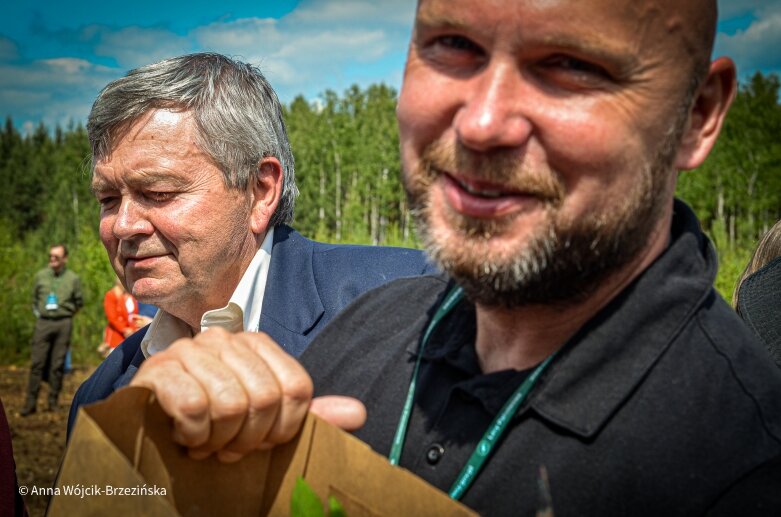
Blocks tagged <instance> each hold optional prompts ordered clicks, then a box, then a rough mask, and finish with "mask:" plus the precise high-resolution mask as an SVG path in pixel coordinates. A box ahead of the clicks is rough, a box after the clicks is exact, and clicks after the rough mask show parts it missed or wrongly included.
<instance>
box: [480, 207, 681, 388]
mask: <svg viewBox="0 0 781 517" xmlns="http://www.w3.org/2000/svg"><path fill="white" fill-rule="evenodd" d="M670 223H671V220H670V219H668V220H666V223H665V224H663V225H660V226H661V228H664V229H665V230H664V231H663V232H657V233H656V234H655V236H654V237H652V239H651V240H650V241H649V244H648V246H646V248H645V249H644V250H643V251H642V252H641V253H639V254H638V257H637V258H636V259H635V260H634V261H632V262H630V263H629V264H628V265H627V266H625V267H623V268H622V269H620V270H619V271H617V272H615V273H614V274H612V275H611V276H609V277H608V278H607V279H605V281H604V282H602V283H601V284H600V286H599V287H598V288H597V289H596V290H595V291H594V292H593V293H592V294H591V295H589V296H588V297H587V298H586V299H584V300H582V301H580V302H578V303H573V304H571V305H529V306H524V307H518V308H514V309H506V308H502V307H493V306H492V307H489V306H485V305H480V304H477V306H476V311H477V338H476V342H475V350H476V352H477V357H478V361H479V363H480V368H481V370H482V371H483V372H484V373H490V372H496V371H501V370H508V369H515V370H526V369H528V368H531V367H533V366H535V365H537V364H539V363H540V362H542V361H543V360H545V358H546V357H548V356H549V355H550V354H552V353H553V352H555V351H556V350H558V349H559V348H561V347H562V346H563V345H564V344H565V343H566V342H567V340H569V339H570V338H571V337H572V336H573V335H574V334H575V333H576V332H577V331H578V330H579V329H580V328H581V327H582V326H583V325H584V324H585V323H586V322H588V321H589V320H590V319H591V318H593V317H594V316H595V315H596V314H597V313H598V312H599V311H601V310H602V309H603V308H604V307H605V306H606V305H607V304H608V303H610V301H611V300H613V299H614V298H615V297H616V296H618V295H619V294H620V293H621V292H622V291H623V290H624V289H626V287H627V286H628V285H629V284H630V283H631V282H632V281H633V280H634V279H635V278H637V277H638V276H639V275H640V274H641V273H642V272H643V271H645V270H646V269H647V268H648V267H649V266H650V265H651V263H652V262H653V261H654V260H656V258H657V257H658V256H659V255H660V254H661V253H662V252H663V251H664V250H665V248H666V247H667V245H668V243H669V228H670Z"/></svg>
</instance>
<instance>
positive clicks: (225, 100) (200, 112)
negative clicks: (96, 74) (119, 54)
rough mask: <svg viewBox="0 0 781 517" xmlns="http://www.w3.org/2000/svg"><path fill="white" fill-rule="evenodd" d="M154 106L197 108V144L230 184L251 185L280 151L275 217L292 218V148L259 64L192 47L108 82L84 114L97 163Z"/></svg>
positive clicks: (273, 222)
mask: <svg viewBox="0 0 781 517" xmlns="http://www.w3.org/2000/svg"><path fill="white" fill-rule="evenodd" d="M154 109H175V110H182V111H190V112H191V113H192V114H193V117H194V119H195V123H196V125H197V128H198V142H197V143H198V145H199V147H200V148H201V149H202V150H203V151H204V152H206V153H207V154H208V155H209V156H211V158H212V159H213V160H214V161H215V163H216V164H217V165H218V166H219V167H220V169H221V170H222V172H223V174H224V176H225V183H226V185H227V186H229V187H231V188H240V189H244V188H246V187H247V186H248V185H249V182H250V179H251V178H254V177H255V174H257V171H258V164H259V163H260V160H261V159H263V158H266V157H275V158H277V159H278V160H279V161H280V163H281V164H282V170H283V173H284V186H283V190H282V197H281V199H280V202H279V206H278V207H277V210H276V212H275V213H274V215H273V216H272V218H271V220H270V224H271V225H272V226H275V225H278V224H282V223H289V222H291V221H292V219H293V207H294V205H295V199H296V196H297V195H298V188H297V187H296V181H295V167H294V163H293V153H292V152H291V150H290V142H289V141H288V137H287V130H286V129H285V122H284V120H283V118H282V107H281V106H280V103H279V99H277V95H276V93H274V90H273V89H272V88H271V86H270V85H269V83H268V81H266V79H265V77H263V74H262V73H261V72H260V70H259V69H258V68H257V67H254V66H252V65H249V64H247V63H242V62H240V61H235V60H233V59H230V58H228V57H225V56H223V55H220V54H214V53H199V54H189V55H186V56H180V57H175V58H172V59H166V60H164V61H160V62H158V63H154V64H151V65H147V66H142V67H140V68H136V69H135V70H131V71H130V72H128V74H127V75H126V76H125V77H123V78H121V79H117V80H116V81H113V82H111V83H110V84H109V85H108V86H106V87H105V88H104V89H103V91H101V92H100V95H98V98H97V99H96V100H95V103H94V104H93V105H92V111H91V112H90V115H89V119H88V121H87V132H88V133H89V139H90V144H91V146H92V165H93V167H94V165H95V163H96V162H97V161H98V160H100V159H102V158H104V157H106V156H108V155H110V154H111V151H112V150H113V145H114V143H116V142H117V141H118V140H119V139H120V138H121V137H122V136H123V135H124V131H126V130H127V129H128V128H129V127H130V126H131V125H132V123H133V122H134V121H135V120H137V119H138V118H139V117H141V116H142V115H143V114H144V113H146V112H148V111H150V110H154Z"/></svg>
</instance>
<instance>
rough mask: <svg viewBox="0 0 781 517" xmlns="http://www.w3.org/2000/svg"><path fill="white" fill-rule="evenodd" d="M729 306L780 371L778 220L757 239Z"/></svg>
mask: <svg viewBox="0 0 781 517" xmlns="http://www.w3.org/2000/svg"><path fill="white" fill-rule="evenodd" d="M732 305H733V306H734V307H735V310H737V311H738V314H740V317H741V318H743V321H745V322H746V324H747V325H748V326H749V327H750V328H751V330H753V331H754V333H755V334H756V335H757V336H759V338H760V339H761V340H762V342H763V343H765V346H766V347H767V349H768V351H769V352H770V355H771V356H772V357H773V360H774V361H775V363H776V364H777V365H778V366H779V367H781V220H779V221H777V222H776V224H774V225H773V227H772V228H770V230H768V231H767V233H765V235H764V236H763V237H762V239H760V241H759V244H758V245H757V248H756V249H755V250H754V254H753V255H752V256H751V260H749V262H748V264H747V265H746V269H745V270H744V271H743V274H742V275H740V280H738V283H737V285H736V286H735V292H734V293H733V295H732Z"/></svg>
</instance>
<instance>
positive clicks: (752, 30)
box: [715, 10, 781, 75]
mask: <svg viewBox="0 0 781 517" xmlns="http://www.w3.org/2000/svg"><path fill="white" fill-rule="evenodd" d="M779 47H781V10H779V12H776V13H773V14H771V15H767V16H765V17H763V18H761V19H759V20H757V21H755V22H754V23H752V24H751V25H750V26H749V27H748V28H747V29H745V30H739V31H737V32H736V33H735V34H732V35H727V34H720V35H719V37H718V40H717V44H716V52H715V54H716V55H727V56H730V57H732V58H733V59H734V60H735V62H736V63H737V64H738V67H739V73H741V75H742V74H743V73H751V72H753V71H754V70H777V69H779V68H781V54H779V52H778V51H777V49H778V48H779Z"/></svg>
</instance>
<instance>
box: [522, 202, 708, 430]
mask: <svg viewBox="0 0 781 517" xmlns="http://www.w3.org/2000/svg"><path fill="white" fill-rule="evenodd" d="M717 267H718V264H717V259H716V253H715V251H714V249H713V247H712V245H711V243H710V241H709V240H708V239H707V238H706V237H705V236H704V235H703V234H702V232H701V231H700V229H699V223H698V222H697V219H696V217H695V216H694V214H693V213H692V212H691V210H690V209H689V208H688V207H686V206H685V205H684V204H683V203H680V202H678V201H676V204H675V214H674V217H673V224H672V235H671V242H670V245H669V246H668V248H667V249H666V250H665V251H664V252H663V253H662V254H661V255H660V256H659V257H658V258H657V260H656V261H655V262H654V263H653V264H652V265H651V266H650V267H649V268H648V269H646V271H644V272H643V273H642V274H641V275H640V276H639V277H638V278H637V279H635V281H634V282H633V283H632V284H631V285H630V286H629V287H627V288H626V289H625V290H624V291H623V292H622V293H621V294H620V295H619V296H618V297H616V298H615V299H614V300H612V301H611V302H610V303H609V304H608V305H607V306H606V307H605V308H604V309H602V311H600V312H599V313H598V314H597V315H596V316H595V317H594V318H592V320H591V321H589V322H588V323H587V324H586V325H584V326H583V328H581V329H580V330H579V331H578V333H577V334H576V335H575V336H573V337H572V339H570V341H569V342H568V343H567V344H566V345H565V346H564V347H563V348H562V350H561V352H560V353H559V355H558V357H557V358H556V359H554V362H553V363H552V364H551V366H550V367H549V368H548V372H547V375H546V377H545V378H544V379H542V381H541V383H540V386H539V389H538V390H536V393H533V394H532V398H531V399H530V407H531V408H533V409H534V410H535V411H536V412H538V413H539V414H540V415H542V416H543V417H545V418H547V419H548V420H550V421H551V422H554V423H556V424H557V425H560V426H562V427H565V428H567V429H570V430H571V431H572V432H574V433H577V434H579V435H581V436H584V437H589V436H593V435H595V434H596V433H597V432H599V430H600V429H601V428H602V427H603V426H604V425H605V423H606V422H607V421H608V420H609V419H610V417H611V416H612V415H613V414H614V413H615V412H616V411H617V410H618V409H619V407H620V406H621V404H622V403H623V402H624V401H625V400H627V399H628V398H629V397H630V396H631V393H632V392H633V391H634V390H635V389H636V388H637V387H638V386H639V385H640V384H641V383H642V382H643V380H644V379H645V377H646V375H647V373H648V372H649V371H650V370H651V369H652V368H653V367H654V365H655V364H656V363H657V361H659V360H660V358H661V357H662V355H663V354H664V353H665V351H666V350H667V348H668V347H669V346H670V344H671V343H672V342H673V341H674V340H675V338H676V336H677V335H678V334H679V333H680V332H681V330H682V329H683V328H684V327H685V326H686V325H687V324H688V322H689V321H690V320H691V318H692V317H693V316H694V314H695V312H696V310H697V309H698V307H700V306H701V305H702V303H703V301H704V300H705V298H707V297H708V296H710V295H711V293H712V292H713V288H712V286H713V281H714V279H715V277H716V270H717ZM671 307H675V310H670V308H671Z"/></svg>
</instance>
